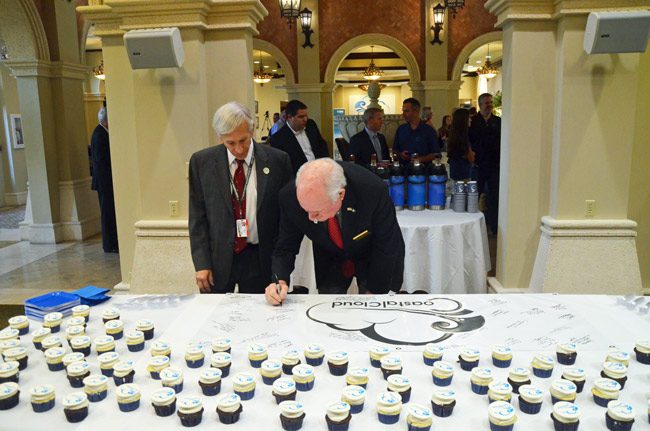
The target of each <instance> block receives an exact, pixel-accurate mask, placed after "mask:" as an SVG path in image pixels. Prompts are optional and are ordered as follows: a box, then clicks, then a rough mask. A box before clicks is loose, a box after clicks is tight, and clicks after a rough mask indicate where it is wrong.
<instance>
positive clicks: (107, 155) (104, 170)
mask: <svg viewBox="0 0 650 431" xmlns="http://www.w3.org/2000/svg"><path fill="white" fill-rule="evenodd" d="M90 159H91V161H92V166H93V179H92V189H93V190H97V191H98V192H100V193H106V192H108V193H110V192H112V191H113V174H112V173H111V148H110V145H109V140H108V132H107V131H106V129H104V128H103V127H102V126H101V125H99V124H98V125H97V127H95V130H93V135H92V137H91V138H90Z"/></svg>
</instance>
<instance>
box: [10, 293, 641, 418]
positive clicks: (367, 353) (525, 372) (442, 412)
mask: <svg viewBox="0 0 650 431" xmlns="http://www.w3.org/2000/svg"><path fill="white" fill-rule="evenodd" d="M649 308H650V299H648V300H646V299H645V298H643V297H614V296H595V295H593V296H592V295H583V296H569V295H541V294H540V295H537V294H529V295H514V294H513V295H455V296H435V295H408V296H405V295H377V296H373V295H361V296H334V295H332V296H326V295H290V296H289V297H288V298H287V300H286V302H285V303H283V304H282V306H279V307H272V306H269V305H267V304H266V303H265V302H264V297H263V296H261V295H187V296H173V295H172V296H165V295H144V296H131V295H118V296H114V297H113V298H111V300H109V301H107V302H106V303H103V304H101V305H97V306H93V307H89V306H87V305H78V306H75V307H73V308H71V309H70V310H68V311H69V313H65V314H67V315H65V316H64V315H63V313H60V312H53V313H47V314H45V315H44V316H43V320H42V321H38V320H34V319H30V318H27V317H26V316H22V315H21V316H14V317H12V318H11V319H9V321H8V322H6V325H2V327H3V328H4V329H1V330H0V352H1V356H2V361H0V410H1V411H2V418H3V422H2V423H3V427H2V428H3V429H5V428H6V429H11V430H32V429H37V428H39V429H40V428H41V427H42V425H43V423H47V424H48V426H50V427H54V429H68V427H69V426H70V425H69V424H75V423H79V428H78V429H91V428H92V429H95V430H109V429H110V430H112V429H116V428H118V429H119V427H130V428H133V429H139V428H140V427H141V428H143V429H144V427H147V428H154V429H156V430H174V429H179V427H195V428H196V429H212V428H214V427H215V426H216V427H218V428H221V427H223V426H225V425H228V426H229V427H228V428H229V429H241V430H259V429H264V430H276V429H277V430H282V429H283V430H287V431H295V430H299V429H301V428H302V429H308V430H319V429H322V430H329V431H346V430H355V429H356V430H369V429H373V430H375V429H387V430H388V429H394V430H407V431H427V430H470V429H471V430H491V431H511V430H513V429H514V430H516V429H520V430H530V429H535V430H556V431H574V430H578V429H583V430H589V431H598V430H610V431H627V430H631V429H634V430H650V312H649ZM44 421H47V422H44Z"/></svg>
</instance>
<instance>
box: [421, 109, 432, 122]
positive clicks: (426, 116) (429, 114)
mask: <svg viewBox="0 0 650 431" xmlns="http://www.w3.org/2000/svg"><path fill="white" fill-rule="evenodd" d="M431 117H433V112H432V111H431V107H430V106H425V107H424V108H422V112H420V118H421V119H422V120H425V121H426V120H428V119H429V118H431Z"/></svg>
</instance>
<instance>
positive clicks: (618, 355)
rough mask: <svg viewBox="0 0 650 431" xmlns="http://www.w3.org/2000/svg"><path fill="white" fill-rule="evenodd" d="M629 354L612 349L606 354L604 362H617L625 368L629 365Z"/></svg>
mask: <svg viewBox="0 0 650 431" xmlns="http://www.w3.org/2000/svg"><path fill="white" fill-rule="evenodd" d="M630 357H631V356H630V354H629V353H628V352H625V351H623V350H621V349H612V350H610V351H609V352H608V353H607V357H606V358H605V362H619V363H621V364H623V365H625V366H626V367H627V366H628V365H630Z"/></svg>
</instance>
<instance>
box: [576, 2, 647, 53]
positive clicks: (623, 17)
mask: <svg viewBox="0 0 650 431" xmlns="http://www.w3.org/2000/svg"><path fill="white" fill-rule="evenodd" d="M649 35H650V12H649V11H629V12H591V13H590V14H589V18H587V28H586V29H585V39H584V49H585V52H586V53H587V54H605V53H623V52H645V50H646V47H647V46H648V36H649Z"/></svg>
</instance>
